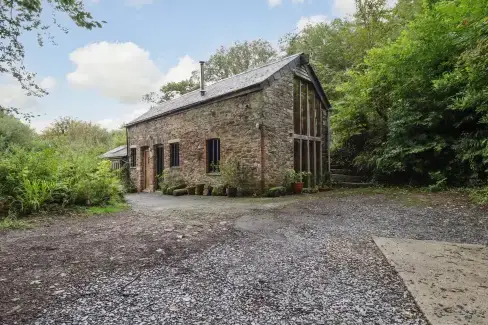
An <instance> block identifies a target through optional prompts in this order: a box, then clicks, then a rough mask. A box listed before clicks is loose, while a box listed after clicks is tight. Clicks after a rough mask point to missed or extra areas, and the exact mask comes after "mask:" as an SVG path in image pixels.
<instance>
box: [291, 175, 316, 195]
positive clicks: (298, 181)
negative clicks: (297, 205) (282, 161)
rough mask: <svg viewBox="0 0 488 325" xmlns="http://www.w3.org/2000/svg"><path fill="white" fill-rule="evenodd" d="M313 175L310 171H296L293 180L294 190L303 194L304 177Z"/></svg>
mask: <svg viewBox="0 0 488 325" xmlns="http://www.w3.org/2000/svg"><path fill="white" fill-rule="evenodd" d="M310 175H312V173H310V172H295V174H294V177H293V180H294V183H293V192H294V193H295V194H301V193H302V190H303V184H304V179H305V178H307V177H309V176H310Z"/></svg>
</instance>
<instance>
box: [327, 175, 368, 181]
mask: <svg viewBox="0 0 488 325" xmlns="http://www.w3.org/2000/svg"><path fill="white" fill-rule="evenodd" d="M330 179H331V181H332V182H346V183H348V182H349V183H361V182H363V181H364V177H363V176H353V175H345V174H331V175H330Z"/></svg>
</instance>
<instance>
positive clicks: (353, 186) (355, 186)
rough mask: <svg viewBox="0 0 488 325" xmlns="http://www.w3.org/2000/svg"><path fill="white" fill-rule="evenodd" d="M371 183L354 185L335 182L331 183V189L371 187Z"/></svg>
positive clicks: (352, 183)
mask: <svg viewBox="0 0 488 325" xmlns="http://www.w3.org/2000/svg"><path fill="white" fill-rule="evenodd" d="M372 186H374V184H373V183H354V182H337V183H332V187H348V188H362V187H372Z"/></svg>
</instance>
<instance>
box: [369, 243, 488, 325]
mask: <svg viewBox="0 0 488 325" xmlns="http://www.w3.org/2000/svg"><path fill="white" fill-rule="evenodd" d="M373 240H374V242H375V243H376V245H377V246H378V247H379V249H380V250H381V251H382V253H383V254H384V255H385V257H386V258H387V259H388V261H389V262H390V264H391V265H393V266H394V267H395V269H396V271H397V272H398V274H399V275H400V276H401V277H402V279H403V281H404V282H405V284H406V286H407V288H408V289H409V291H410V292H411V293H412V295H413V297H414V299H415V300H416V302H417V304H418V305H419V307H420V308H421V309H422V311H423V312H424V314H425V316H426V317H427V318H428V319H429V321H430V322H431V323H432V325H464V324H466V325H467V324H469V325H482V324H484V325H486V324H488V247H486V246H482V245H469V244H455V243H447V242H437V241H423V240H410V239H393V238H379V237H374V238H373Z"/></svg>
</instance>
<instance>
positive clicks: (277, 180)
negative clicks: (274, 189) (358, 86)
mask: <svg viewBox="0 0 488 325" xmlns="http://www.w3.org/2000/svg"><path fill="white" fill-rule="evenodd" d="M276 78H277V80H276V81H274V82H273V83H272V84H271V86H270V87H267V88H266V89H265V90H264V91H263V102H264V109H263V116H264V126H265V144H266V145H265V147H266V159H265V162H266V166H265V170H266V173H265V177H266V184H267V185H268V187H269V186H278V185H281V184H282V182H283V179H284V174H285V171H286V169H293V165H294V147H293V140H294V138H293V134H294V129H293V80H294V78H295V73H294V71H291V70H286V69H284V70H282V71H281V73H280V75H278V76H276ZM327 118H328V117H327V112H326V110H322V123H321V125H322V132H321V135H322V136H321V141H322V174H324V173H325V171H326V170H327V166H328V155H327V148H328V143H327Z"/></svg>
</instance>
